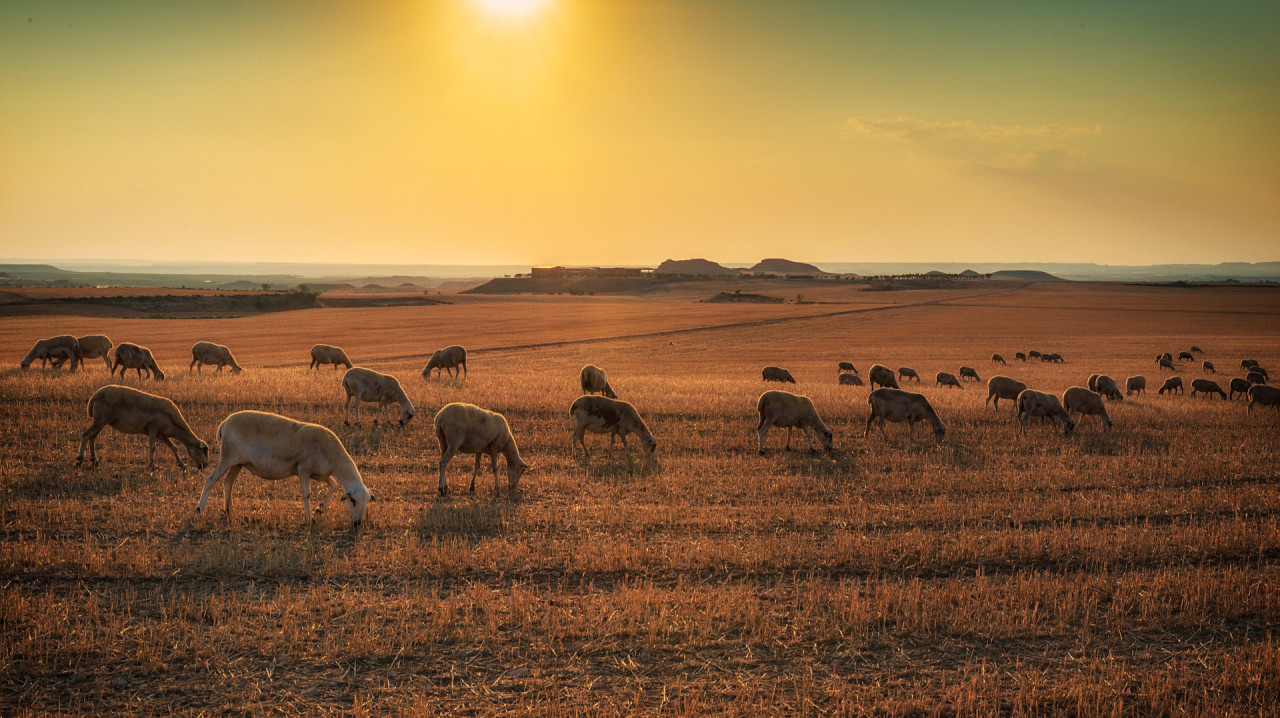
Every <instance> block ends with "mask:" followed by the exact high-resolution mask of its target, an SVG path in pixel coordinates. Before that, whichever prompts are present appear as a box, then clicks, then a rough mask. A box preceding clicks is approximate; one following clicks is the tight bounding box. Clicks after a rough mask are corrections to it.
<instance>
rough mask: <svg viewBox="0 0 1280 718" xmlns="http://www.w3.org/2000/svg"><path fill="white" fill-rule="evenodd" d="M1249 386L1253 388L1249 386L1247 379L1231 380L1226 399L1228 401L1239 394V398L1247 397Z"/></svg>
mask: <svg viewBox="0 0 1280 718" xmlns="http://www.w3.org/2000/svg"><path fill="white" fill-rule="evenodd" d="M1251 386H1253V384H1250V383H1249V380H1248V379H1232V380H1231V385H1230V387H1229V389H1230V391H1229V392H1228V394H1227V399H1229V400H1232V399H1235V398H1236V394H1240V395H1241V396H1247V395H1248V394H1249V387H1251Z"/></svg>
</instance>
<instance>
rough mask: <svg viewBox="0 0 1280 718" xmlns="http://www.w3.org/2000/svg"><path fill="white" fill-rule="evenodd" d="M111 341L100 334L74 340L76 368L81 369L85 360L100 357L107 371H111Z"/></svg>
mask: <svg viewBox="0 0 1280 718" xmlns="http://www.w3.org/2000/svg"><path fill="white" fill-rule="evenodd" d="M112 346H113V345H112V344H111V340H110V339H108V338H107V337H105V336H103V335H101V334H90V335H88V336H84V337H78V338H77V339H76V359H75V363H76V365H77V366H79V367H81V368H83V367H84V360H85V359H93V358H96V357H102V363H103V364H106V365H107V370H108V371H110V370H111V357H110V354H111V347H112Z"/></svg>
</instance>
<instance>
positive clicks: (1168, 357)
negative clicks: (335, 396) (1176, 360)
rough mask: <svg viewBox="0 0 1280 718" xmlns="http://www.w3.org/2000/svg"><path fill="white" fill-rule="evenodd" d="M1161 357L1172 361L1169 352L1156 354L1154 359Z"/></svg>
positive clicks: (1158, 359) (1157, 359)
mask: <svg viewBox="0 0 1280 718" xmlns="http://www.w3.org/2000/svg"><path fill="white" fill-rule="evenodd" d="M1161 359H1168V360H1169V361H1173V355H1172V354H1170V353H1169V352H1165V353H1163V354H1157V355H1156V361H1160V360H1161Z"/></svg>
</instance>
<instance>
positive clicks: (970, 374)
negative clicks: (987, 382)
mask: <svg viewBox="0 0 1280 718" xmlns="http://www.w3.org/2000/svg"><path fill="white" fill-rule="evenodd" d="M960 378H961V379H972V380H974V381H982V377H980V376H978V371H977V370H976V369H974V368H973V367H971V366H962V367H960Z"/></svg>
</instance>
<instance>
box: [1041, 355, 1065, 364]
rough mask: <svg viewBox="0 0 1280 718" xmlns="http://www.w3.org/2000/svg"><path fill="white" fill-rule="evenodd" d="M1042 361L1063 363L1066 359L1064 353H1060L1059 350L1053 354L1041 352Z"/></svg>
mask: <svg viewBox="0 0 1280 718" xmlns="http://www.w3.org/2000/svg"><path fill="white" fill-rule="evenodd" d="M1040 361H1042V362H1052V363H1054V364H1061V363H1062V362H1063V361H1065V360H1064V359H1063V358H1062V355H1061V354H1059V353H1057V352H1054V353H1052V354H1041V355H1040Z"/></svg>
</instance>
